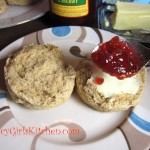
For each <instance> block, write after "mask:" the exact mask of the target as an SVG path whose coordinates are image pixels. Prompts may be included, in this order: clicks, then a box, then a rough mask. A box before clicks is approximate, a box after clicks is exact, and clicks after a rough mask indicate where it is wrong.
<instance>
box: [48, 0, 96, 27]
mask: <svg viewBox="0 0 150 150" xmlns="http://www.w3.org/2000/svg"><path fill="white" fill-rule="evenodd" d="M50 12H51V17H52V20H53V21H54V23H55V24H56V25H92V24H93V23H94V21H95V20H96V16H97V0H50Z"/></svg>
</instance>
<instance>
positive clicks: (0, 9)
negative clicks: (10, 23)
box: [0, 0, 8, 14]
mask: <svg viewBox="0 0 150 150" xmlns="http://www.w3.org/2000/svg"><path fill="white" fill-rule="evenodd" d="M7 9H8V6H7V4H6V2H5V0H0V14H3V13H4V12H6V11H7Z"/></svg>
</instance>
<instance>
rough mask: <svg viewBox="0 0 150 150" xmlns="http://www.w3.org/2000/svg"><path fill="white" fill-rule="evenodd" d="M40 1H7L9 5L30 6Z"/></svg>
mask: <svg viewBox="0 0 150 150" xmlns="http://www.w3.org/2000/svg"><path fill="white" fill-rule="evenodd" d="M37 1H38V0H6V2H7V3H8V4H9V5H30V4H33V3H35V2H37Z"/></svg>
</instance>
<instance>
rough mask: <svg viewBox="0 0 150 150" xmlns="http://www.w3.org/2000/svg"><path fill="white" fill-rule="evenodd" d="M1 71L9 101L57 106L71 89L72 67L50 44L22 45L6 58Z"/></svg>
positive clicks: (40, 107)
mask: <svg viewBox="0 0 150 150" xmlns="http://www.w3.org/2000/svg"><path fill="white" fill-rule="evenodd" d="M4 71H5V80H6V85H7V88H8V91H9V93H10V96H11V97H12V99H13V101H15V102H16V103H20V104H22V105H23V106H25V107H28V108H31V109H45V108H50V107H54V106H58V105H60V104H62V103H64V102H65V101H67V100H68V98H69V97H70V95H71V93H72V91H73V89H74V84H75V75H76V73H75V71H74V68H73V67H72V66H71V65H70V64H68V63H67V62H66V60H65V59H64V56H63V54H62V53H61V51H60V49H59V48H58V47H57V46H54V45H52V44H47V45H28V46H25V47H24V48H23V49H22V50H20V51H18V52H17V53H15V54H13V55H12V56H10V57H9V58H8V59H7V61H6V65H5V68H4Z"/></svg>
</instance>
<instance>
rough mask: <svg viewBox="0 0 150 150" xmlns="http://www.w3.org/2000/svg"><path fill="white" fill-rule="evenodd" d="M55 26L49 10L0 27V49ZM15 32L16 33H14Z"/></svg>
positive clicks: (148, 44) (149, 44) (149, 45)
mask: <svg viewBox="0 0 150 150" xmlns="http://www.w3.org/2000/svg"><path fill="white" fill-rule="evenodd" d="M53 26H56V25H54V23H53V22H52V19H51V18H50V14H49V12H47V13H45V15H44V16H42V17H40V18H38V19H35V20H32V21H29V22H26V23H23V24H20V25H16V26H13V27H8V28H4V29H0V51H1V50H2V49H3V48H4V47H6V46H7V45H9V44H10V43H12V42H14V41H15V40H17V39H18V38H20V37H22V36H25V35H27V34H30V33H32V32H35V31H38V30H42V29H45V28H50V27H53ZM93 27H97V25H96V23H94V25H93ZM16 33H17V34H16ZM144 45H145V46H147V47H150V43H147V44H144Z"/></svg>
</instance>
